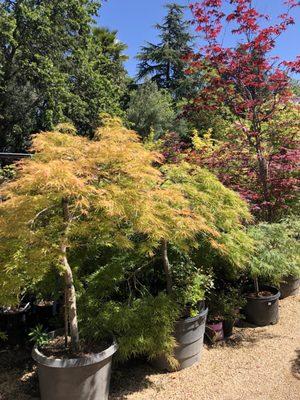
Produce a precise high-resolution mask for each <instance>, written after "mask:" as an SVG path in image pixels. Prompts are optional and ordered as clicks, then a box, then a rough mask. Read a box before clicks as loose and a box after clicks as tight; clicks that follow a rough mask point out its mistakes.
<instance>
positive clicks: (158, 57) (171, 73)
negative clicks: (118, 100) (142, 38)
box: [137, 3, 193, 99]
mask: <svg viewBox="0 0 300 400" xmlns="http://www.w3.org/2000/svg"><path fill="white" fill-rule="evenodd" d="M166 9H167V15H166V17H165V18H164V21H163V23H162V24H157V25H156V26H155V27H156V29H157V30H158V31H159V37H160V39H161V42H160V43H158V44H154V43H147V44H146V45H145V46H143V47H142V48H141V51H140V53H139V54H138V56H137V58H138V60H139V61H140V63H139V72H138V79H142V78H146V77H149V78H151V79H152V80H153V81H154V82H156V83H157V85H158V87H159V88H164V89H168V90H170V92H171V94H172V95H173V96H174V97H175V98H176V99H178V98H182V97H184V96H185V95H186V94H187V91H188V81H189V78H188V76H187V75H186V74H185V73H184V70H185V68H186V63H185V61H184V60H183V58H184V56H185V55H187V54H188V53H190V52H191V51H192V41H193V36H192V35H191V33H190V32H189V23H188V22H187V21H186V20H185V19H184V9H185V7H183V6H180V5H178V4H176V3H171V4H167V5H166Z"/></svg>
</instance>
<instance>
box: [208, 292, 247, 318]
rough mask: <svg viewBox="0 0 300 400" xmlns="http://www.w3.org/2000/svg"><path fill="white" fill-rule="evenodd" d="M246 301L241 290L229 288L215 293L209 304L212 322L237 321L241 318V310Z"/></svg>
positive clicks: (209, 315)
mask: <svg viewBox="0 0 300 400" xmlns="http://www.w3.org/2000/svg"><path fill="white" fill-rule="evenodd" d="M245 303H246V301H245V299H244V298H243V296H242V295H241V292H240V290H239V289H237V288H234V287H229V288H228V289H227V290H221V291H214V292H213V293H212V294H211V296H210V298H209V303H208V309H209V314H208V317H209V319H210V320H217V321H225V320H226V321H235V320H236V319H237V318H240V317H241V314H240V310H241V309H242V308H243V307H244V305H245Z"/></svg>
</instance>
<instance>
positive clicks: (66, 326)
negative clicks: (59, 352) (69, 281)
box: [64, 288, 69, 347]
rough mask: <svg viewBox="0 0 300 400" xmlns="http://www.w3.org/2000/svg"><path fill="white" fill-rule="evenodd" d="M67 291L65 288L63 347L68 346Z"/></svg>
mask: <svg viewBox="0 0 300 400" xmlns="http://www.w3.org/2000/svg"><path fill="white" fill-rule="evenodd" d="M68 297H69V296H68V290H67V288H65V296H64V299H65V302H64V307H65V309H64V320H65V346H66V347H67V346H68V336H69V311H68V304H69V300H68Z"/></svg>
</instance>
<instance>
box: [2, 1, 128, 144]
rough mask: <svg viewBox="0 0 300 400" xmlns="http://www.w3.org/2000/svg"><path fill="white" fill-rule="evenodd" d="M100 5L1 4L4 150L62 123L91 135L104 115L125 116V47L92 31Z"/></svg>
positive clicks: (111, 35)
mask: <svg viewBox="0 0 300 400" xmlns="http://www.w3.org/2000/svg"><path fill="white" fill-rule="evenodd" d="M100 3H101V2H99V1H98V0H71V1H64V0H63V1H57V0H55V1H51V2H49V1H45V0H42V1H37V0H15V1H8V0H1V1H0V46H1V52H0V94H1V96H0V110H1V111H0V150H2V151H8V150H9V151H21V150H24V149H25V148H26V147H28V145H29V144H30V135H31V134H32V133H35V132H38V131H41V130H47V129H53V127H54V126H55V125H56V124H57V123H59V122H64V121H72V122H74V123H75V124H76V126H77V128H78V129H79V132H80V133H82V132H83V131H84V132H85V133H89V134H90V133H91V131H92V130H93V129H94V128H95V127H96V125H97V124H98V123H99V113H100V112H110V113H112V114H118V113H120V108H119V101H120V96H122V94H123V93H122V90H123V89H122V88H123V80H124V76H125V72H124V70H123V69H122V61H123V60H124V58H123V56H122V51H123V50H124V46H123V45H122V44H121V43H118V42H117V40H116V34H115V32H108V31H107V30H103V29H93V28H92V24H93V18H94V17H95V16H96V15H97V13H98V11H99V8H100V5H101V4H100ZM116 76H118V78H116Z"/></svg>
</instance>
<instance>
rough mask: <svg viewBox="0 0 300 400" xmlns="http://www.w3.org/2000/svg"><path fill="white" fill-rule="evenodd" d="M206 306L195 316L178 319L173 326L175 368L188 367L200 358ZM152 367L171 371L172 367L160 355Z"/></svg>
mask: <svg viewBox="0 0 300 400" xmlns="http://www.w3.org/2000/svg"><path fill="white" fill-rule="evenodd" d="M207 313H208V308H206V309H204V310H203V311H201V312H200V313H199V314H198V315H197V316H196V317H193V318H186V319H182V320H180V321H178V322H177V323H176V326H175V332H174V337H175V339H176V342H177V346H176V348H175V352H174V353H175V354H174V356H175V359H176V360H177V361H178V367H177V368H176V370H181V369H185V368H189V367H191V366H192V365H194V364H196V363H198V362H199V361H200V359H201V353H202V349H203V340H204V333H205V325H206V318H207ZM152 364H153V366H154V367H156V368H158V369H160V370H162V371H164V370H166V371H173V370H174V368H172V366H171V365H170V364H169V363H168V361H167V359H166V357H164V356H162V357H159V358H157V359H155V360H153V361H152Z"/></svg>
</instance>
